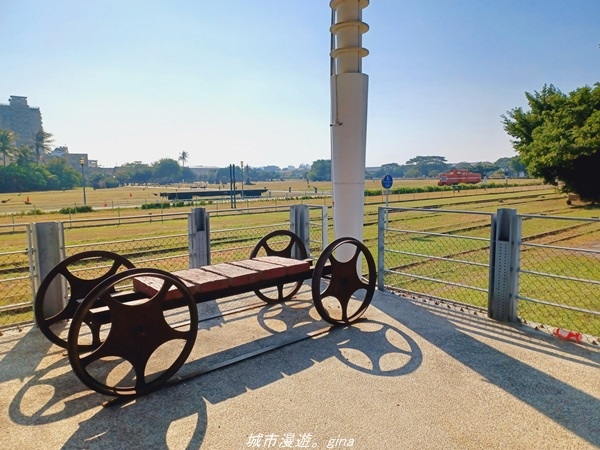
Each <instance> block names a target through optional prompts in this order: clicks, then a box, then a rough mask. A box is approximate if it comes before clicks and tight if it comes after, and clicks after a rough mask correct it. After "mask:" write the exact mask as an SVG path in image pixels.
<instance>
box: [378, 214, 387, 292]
mask: <svg viewBox="0 0 600 450" xmlns="http://www.w3.org/2000/svg"><path fill="white" fill-rule="evenodd" d="M387 214H388V211H387V208H382V207H379V210H378V213H377V289H379V290H380V291H385V284H384V267H383V266H384V264H385V258H384V256H385V255H384V249H385V248H384V244H385V224H386V222H387Z"/></svg>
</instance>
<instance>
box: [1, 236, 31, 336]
mask: <svg viewBox="0 0 600 450" xmlns="http://www.w3.org/2000/svg"><path fill="white" fill-rule="evenodd" d="M30 242H31V227H30V226H29V225H6V226H4V225H2V226H0V328H2V327H10V326H15V325H17V324H20V323H23V322H27V321H30V320H31V319H32V318H33V312H32V303H31V300H32V289H31V286H32V284H31V283H32V281H31V275H30V270H29V266H30V261H31V245H30Z"/></svg>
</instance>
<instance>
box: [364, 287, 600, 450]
mask: <svg viewBox="0 0 600 450" xmlns="http://www.w3.org/2000/svg"><path fill="white" fill-rule="evenodd" d="M374 305H375V306H376V307H377V308H378V309H379V310H381V311H382V312H384V313H386V314H387V315H389V316H391V317H394V318H396V320H398V321H399V322H400V323H401V324H402V325H404V326H406V327H407V328H408V329H409V330H411V331H413V332H414V333H416V334H418V335H419V336H421V337H422V338H424V339H425V340H427V341H429V342H430V343H431V344H433V345H435V346H436V347H437V348H439V349H440V350H442V351H443V352H445V353H447V354H448V355H449V356H451V357H453V358H454V359H456V360H457V361H459V362H460V363H461V364H463V365H464V366H466V367H468V368H470V369H471V370H473V371H475V372H476V373H478V374H479V375H481V376H482V377H483V378H484V379H485V380H487V381H488V382H490V383H493V384H494V385H496V386H498V387H499V388H501V389H503V390H504V391H505V392H507V393H509V394H510V395H512V396H514V397H515V398H517V399H519V400H520V401H522V402H524V403H526V404H527V405H529V406H531V407H532V408H534V409H535V410H536V411H538V412H540V413H542V414H544V415H545V416H546V417H548V418H549V419H551V420H553V421H554V422H556V423H558V424H560V425H561V426H563V427H564V428H566V429H568V430H570V431H571V432H573V433H575V434H576V435H578V436H580V437H581V438H583V439H585V440H587V441H588V442H590V443H591V444H593V445H595V446H600V433H599V432H598V430H599V429H598V421H599V420H600V400H599V399H598V398H595V397H594V396H592V395H589V394H587V393H586V392H583V391H582V390H580V389H578V388H577V387H575V386H571V385H569V384H568V383H565V382H564V381H561V380H559V379H557V378H555V377H553V376H551V375H549V374H547V373H545V372H543V371H541V370H539V369H536V368H535V367H532V366H530V365H528V364H527V363H526V362H523V361H520V360H518V359H516V358H514V357H512V356H510V355H507V354H506V353H503V352H502V351H500V350H498V349H496V348H493V347H491V346H489V345H487V344H485V343H483V342H481V341H479V340H477V339H475V338H474V337H472V336H469V335H468V334H466V333H469V334H473V333H475V335H476V336H481V337H485V338H488V339H493V340H495V341H501V342H504V343H511V344H513V345H518V346H520V347H523V348H528V349H532V348H533V345H534V344H533V342H534V341H535V344H536V347H541V350H540V348H535V350H536V351H538V352H539V351H541V352H542V354H547V355H552V356H554V357H559V358H562V359H564V360H567V361H570V362H576V363H578V364H583V365H585V366H590V367H600V354H598V353H597V350H595V351H589V350H586V349H585V348H583V347H581V346H578V345H575V344H571V343H561V344H558V346H557V343H556V339H554V338H553V337H552V336H549V335H543V334H542V333H533V332H532V331H527V330H525V329H523V328H522V327H519V326H515V327H512V326H510V327H509V326H508V325H506V324H498V323H496V322H491V321H490V320H489V319H487V318H486V317H480V319H481V320H479V321H480V322H481V323H478V324H475V325H474V324H473V323H472V321H471V320H472V318H469V319H465V314H464V313H461V314H459V315H457V314H456V312H453V311H451V309H452V308H451V307H450V306H448V307H444V306H441V307H437V309H436V308H431V305H429V306H425V307H424V306H423V305H422V304H421V303H416V302H412V301H410V300H407V299H404V298H402V297H398V296H395V295H394V294H391V293H385V294H380V295H379V298H378V300H377V301H374ZM481 314H482V316H485V313H481ZM457 317H460V318H462V319H464V320H466V321H464V322H462V323H461V322H460V321H458V323H457ZM467 327H468V330H467ZM492 328H493V330H492ZM508 328H510V330H512V331H513V332H514V333H512V336H510V339H509V335H508V332H507V331H506V330H507V329H508ZM515 334H516V335H517V336H518V338H519V341H515ZM552 341H554V342H552ZM540 342H541V343H542V344H541V346H540V345H538V344H539V343H540ZM562 344H564V345H562ZM582 359H587V360H588V361H582Z"/></svg>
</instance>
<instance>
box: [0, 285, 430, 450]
mask: <svg viewBox="0 0 600 450" xmlns="http://www.w3.org/2000/svg"><path fill="white" fill-rule="evenodd" d="M305 292H306V291H305ZM315 314H316V311H315V308H314V306H313V305H312V302H309V301H306V300H301V299H300V300H296V299H293V300H290V301H288V302H285V303H280V304H275V305H264V306H263V307H261V308H260V309H258V314H257V311H256V310H254V311H252V310H251V311H244V312H242V313H240V314H232V316H231V317H229V316H223V317H216V318H214V319H211V320H212V322H211V321H207V322H206V323H203V324H199V329H200V332H199V336H201V337H206V336H210V335H212V336H213V338H214V339H215V340H223V341H227V339H228V338H229V337H230V336H232V335H235V334H236V333H237V334H240V333H239V330H240V326H241V329H244V330H245V328H244V326H245V324H246V323H247V322H248V319H249V318H250V316H254V318H253V320H254V324H253V325H252V326H253V330H259V331H260V332H261V334H262V335H263V336H262V337H258V338H255V339H253V338H252V337H253V335H252V333H251V334H250V336H251V338H250V340H248V341H247V342H244V343H241V344H238V345H235V344H234V345H231V346H229V348H226V349H222V350H220V351H217V352H214V353H210V354H205V355H202V356H201V357H200V358H199V359H197V360H196V359H190V360H188V362H186V363H185V364H184V366H183V367H182V368H181V369H180V371H179V372H178V373H177V374H176V375H175V377H174V378H175V379H176V380H175V381H177V379H179V380H180V381H181V382H179V383H177V382H175V383H174V384H172V385H169V386H165V387H164V388H163V389H161V390H159V391H156V392H153V393H151V394H149V395H147V396H144V397H140V398H137V399H135V400H132V401H129V402H115V404H114V405H113V406H111V407H103V406H102V404H103V402H106V401H107V400H110V398H108V397H105V396H103V395H101V394H98V393H96V392H93V391H91V390H89V389H88V388H87V387H85V386H84V385H83V384H82V383H81V382H80V381H79V380H78V379H77V377H76V376H75V374H74V373H73V372H72V370H71V367H70V365H69V363H68V358H67V357H66V356H65V355H64V350H62V349H59V348H58V347H56V346H49V345H48V346H47V348H48V347H49V348H48V350H47V351H46V353H44V352H39V353H40V355H42V357H41V359H42V360H41V361H39V359H38V361H36V362H37V364H36V365H35V366H34V365H32V364H28V365H27V369H24V370H28V371H29V373H28V374H27V375H26V376H24V372H23V373H21V379H26V380H27V381H26V382H25V383H24V384H23V385H22V386H21V387H20V389H19V390H18V391H17V392H16V393H14V395H12V397H11V398H10V400H9V401H10V404H9V405H8V416H9V419H10V420H11V421H12V422H13V423H14V424H18V425H21V426H25V427H28V429H29V430H31V432H32V434H35V432H36V425H47V424H56V426H61V425H60V424H68V425H69V426H61V428H64V429H65V430H67V429H68V430H71V429H72V428H73V426H74V424H73V421H76V422H77V426H76V428H75V430H74V431H69V432H68V433H71V434H70V435H68V436H65V442H64V444H63V448H119V447H120V446H122V443H123V442H132V439H134V441H133V442H135V447H138V448H172V447H173V446H176V447H177V448H200V447H201V445H202V442H203V440H204V436H205V433H206V428H207V424H208V417H207V405H206V402H210V403H211V404H216V403H219V402H223V401H226V400H228V399H231V398H234V397H236V396H239V395H243V394H244V393H247V392H248V391H249V390H255V389H259V388H262V387H265V386H268V385H269V384H271V383H273V382H276V381H278V380H281V379H282V378H285V377H287V376H291V375H293V374H296V373H300V372H302V371H304V370H307V369H309V368H310V367H312V366H315V365H316V364H319V363H321V362H323V361H325V360H328V359H331V358H336V359H337V360H339V361H340V362H341V363H343V365H345V366H346V367H349V368H351V369H353V370H357V371H360V372H363V373H365V374H369V375H372V376H382V377H397V376H403V375H406V374H409V373H411V372H413V371H415V370H416V369H417V368H418V367H419V366H420V365H421V363H422V353H421V350H420V348H419V347H418V345H417V344H416V342H415V341H414V340H413V339H412V338H411V337H410V336H409V335H407V334H406V332H404V331H403V330H401V329H400V328H398V327H397V326H395V325H391V324H388V323H385V322H383V321H369V320H364V321H360V322H358V323H356V324H354V325H353V326H348V327H333V328H331V327H329V325H328V324H326V323H325V322H323V321H321V320H317V319H315ZM238 322H243V323H238ZM236 329H237V331H236ZM227 330H229V331H227ZM246 331H247V330H246ZM32 334H33V335H36V336H35V341H37V340H39V339H44V338H43V337H41V336H39V337H38V336H37V334H40V333H38V332H37V331H36V330H34V332H33V333H32ZM219 334H221V335H220V336H219ZM201 340H202V339H200V341H201ZM201 343H202V342H198V343H197V345H198V344H201ZM15 348H16V347H15ZM261 348H262V349H266V351H265V352H263V353H257V354H256V355H255V356H253V357H251V358H248V359H241V358H240V357H241V356H243V355H249V354H253V353H256V352H257V350H260V349H261ZM57 349H58V350H57ZM48 351H49V352H50V358H51V359H48V360H46V359H45V358H49V356H48V355H47V353H48ZM11 352H12V351H11ZM6 356H9V355H6ZM6 356H5V357H6ZM17 357H18V356H15V358H17ZM192 357H193V355H192ZM227 361H233V362H235V363H233V364H231V365H226V366H224V367H217V366H220V365H221V364H222V363H223V362H227ZM211 368H212V369H211ZM207 369H210V370H207ZM198 374H202V375H201V376H199V375H198ZM191 379H194V381H193V382H192V381H191ZM186 380H187V381H186ZM7 400H8V399H7ZM65 434H67V433H65ZM174 443H176V445H174Z"/></svg>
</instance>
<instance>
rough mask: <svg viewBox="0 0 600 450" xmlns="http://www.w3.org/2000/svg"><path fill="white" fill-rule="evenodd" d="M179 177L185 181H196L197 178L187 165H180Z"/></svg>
mask: <svg viewBox="0 0 600 450" xmlns="http://www.w3.org/2000/svg"><path fill="white" fill-rule="evenodd" d="M181 178H182V179H184V180H185V181H187V182H192V181H196V180H197V179H198V176H197V175H196V174H195V173H194V172H192V169H190V168H189V167H182V168H181Z"/></svg>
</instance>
